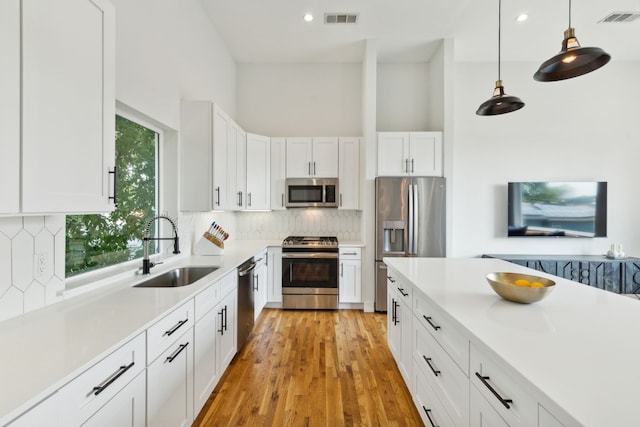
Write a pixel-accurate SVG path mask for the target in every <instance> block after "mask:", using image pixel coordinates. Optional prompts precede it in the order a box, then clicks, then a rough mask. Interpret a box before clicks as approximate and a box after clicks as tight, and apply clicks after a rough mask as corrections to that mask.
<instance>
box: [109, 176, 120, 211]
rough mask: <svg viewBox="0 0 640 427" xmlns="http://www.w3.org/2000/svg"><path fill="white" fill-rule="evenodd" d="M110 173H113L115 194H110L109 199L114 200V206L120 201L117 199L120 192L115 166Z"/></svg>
mask: <svg viewBox="0 0 640 427" xmlns="http://www.w3.org/2000/svg"><path fill="white" fill-rule="evenodd" d="M109 175H113V196H109V200H113V206H117V204H118V202H117V201H116V196H117V194H118V191H117V187H116V182H117V179H116V177H117V176H118V175H117V173H116V167H115V166H114V167H113V170H112V171H109Z"/></svg>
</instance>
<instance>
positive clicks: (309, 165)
mask: <svg viewBox="0 0 640 427" xmlns="http://www.w3.org/2000/svg"><path fill="white" fill-rule="evenodd" d="M307 168H308V169H309V176H311V162H307Z"/></svg>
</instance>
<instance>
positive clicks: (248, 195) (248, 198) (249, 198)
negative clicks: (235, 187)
mask: <svg viewBox="0 0 640 427" xmlns="http://www.w3.org/2000/svg"><path fill="white" fill-rule="evenodd" d="M247 206H249V207H251V193H247Z"/></svg>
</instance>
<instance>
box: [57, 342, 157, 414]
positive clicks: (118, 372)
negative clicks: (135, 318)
mask: <svg viewBox="0 0 640 427" xmlns="http://www.w3.org/2000/svg"><path fill="white" fill-rule="evenodd" d="M144 363H145V336H144V333H142V334H140V335H138V336H137V337H135V338H133V339H132V340H131V341H129V342H127V343H126V344H124V345H123V346H122V347H120V348H119V349H117V350H115V351H114V352H113V353H111V354H109V355H108V356H106V357H105V358H104V359H102V360H101V361H99V362H98V363H96V364H95V365H93V366H92V367H91V368H89V369H87V370H86V371H85V372H83V373H82V374H80V375H79V376H78V377H77V378H75V379H74V380H73V381H71V382H70V383H69V384H67V385H66V386H64V387H63V388H62V389H61V390H60V402H62V405H63V406H62V414H61V416H60V420H61V425H65V426H66V425H80V424H82V423H83V422H84V421H85V420H86V419H87V418H89V417H90V416H91V415H92V414H94V413H95V412H96V411H98V410H99V409H100V408H101V407H102V406H103V405H104V404H105V403H107V402H108V401H109V400H110V399H111V398H112V397H113V396H115V395H116V394H117V393H118V392H119V391H120V390H122V389H123V388H124V387H125V386H126V385H127V384H128V383H129V382H130V381H131V380H132V379H133V378H135V377H136V375H138V373H140V372H142V371H143V370H144V366H145V365H144Z"/></svg>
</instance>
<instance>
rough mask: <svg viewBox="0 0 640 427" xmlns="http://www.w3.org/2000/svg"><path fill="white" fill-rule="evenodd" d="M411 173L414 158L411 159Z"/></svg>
mask: <svg viewBox="0 0 640 427" xmlns="http://www.w3.org/2000/svg"><path fill="white" fill-rule="evenodd" d="M411 173H413V159H411Z"/></svg>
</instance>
